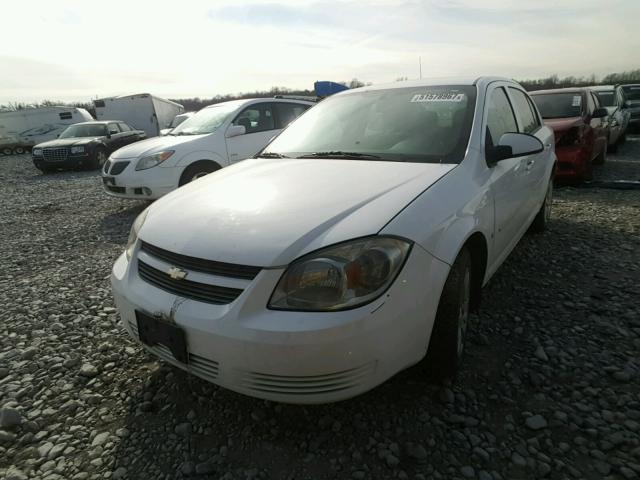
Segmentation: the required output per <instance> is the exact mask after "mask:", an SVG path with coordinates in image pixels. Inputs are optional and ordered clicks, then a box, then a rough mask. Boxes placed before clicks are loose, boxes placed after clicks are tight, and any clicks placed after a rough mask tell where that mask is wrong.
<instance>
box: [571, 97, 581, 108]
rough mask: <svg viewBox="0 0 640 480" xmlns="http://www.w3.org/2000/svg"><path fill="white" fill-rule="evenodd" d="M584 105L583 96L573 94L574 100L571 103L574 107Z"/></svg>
mask: <svg viewBox="0 0 640 480" xmlns="http://www.w3.org/2000/svg"><path fill="white" fill-rule="evenodd" d="M580 105H582V97H581V96H580V95H574V96H573V102H572V103H571V106H572V107H579V106H580Z"/></svg>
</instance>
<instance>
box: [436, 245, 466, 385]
mask: <svg viewBox="0 0 640 480" xmlns="http://www.w3.org/2000/svg"><path fill="white" fill-rule="evenodd" d="M471 277H472V275H471V254H470V253H469V249H468V248H467V247H466V246H465V247H463V248H462V250H461V251H460V253H459V254H458V257H457V258H456V260H455V262H453V266H452V267H451V270H450V271H449V276H448V277H447V281H446V282H445V284H444V288H443V289H442V295H440V302H439V303H438V311H437V313H436V319H435V322H434V325H433V331H432V332H431V340H430V341H429V349H428V351H427V356H426V358H425V362H426V365H425V367H426V369H427V371H428V372H429V373H430V375H431V376H432V377H433V379H434V380H436V381H437V382H446V381H447V380H452V379H453V378H454V377H455V375H456V373H457V371H458V368H459V367H460V363H461V362H462V358H463V354H464V342H465V338H466V334H467V330H468V326H469V309H470V306H471Z"/></svg>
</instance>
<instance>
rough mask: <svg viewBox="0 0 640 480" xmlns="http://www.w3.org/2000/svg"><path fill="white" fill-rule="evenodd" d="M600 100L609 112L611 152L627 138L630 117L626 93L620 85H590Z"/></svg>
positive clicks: (609, 148)
mask: <svg viewBox="0 0 640 480" xmlns="http://www.w3.org/2000/svg"><path fill="white" fill-rule="evenodd" d="M589 88H591V90H593V91H594V92H595V94H596V95H597V96H598V99H599V100H600V105H602V106H603V107H605V108H606V109H607V112H608V113H609V147H608V150H609V151H610V152H615V151H616V150H617V149H618V145H620V144H622V143H624V141H625V140H626V134H627V127H628V125H629V117H630V116H631V114H630V112H629V109H628V108H627V107H626V105H625V95H624V91H623V90H622V86H620V85H597V86H593V87H589Z"/></svg>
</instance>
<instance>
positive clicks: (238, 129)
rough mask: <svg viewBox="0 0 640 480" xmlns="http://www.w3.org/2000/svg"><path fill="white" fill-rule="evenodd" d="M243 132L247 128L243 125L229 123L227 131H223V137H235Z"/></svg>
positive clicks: (245, 131)
mask: <svg viewBox="0 0 640 480" xmlns="http://www.w3.org/2000/svg"><path fill="white" fill-rule="evenodd" d="M245 133H247V129H246V128H245V127H244V125H231V126H230V127H229V128H227V133H225V135H224V136H225V137H227V138H231V137H237V136H238V135H244V134H245Z"/></svg>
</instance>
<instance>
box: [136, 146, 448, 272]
mask: <svg viewBox="0 0 640 480" xmlns="http://www.w3.org/2000/svg"><path fill="white" fill-rule="evenodd" d="M454 167H455V165H450V164H449V165H441V164H424V163H400V162H375V161H360V160H326V159H313V160H300V159H252V160H245V161H243V162H240V163H239V164H237V165H234V166H231V167H227V168H224V169H222V170H219V171H218V172H216V173H214V174H211V175H209V176H207V177H204V178H202V179H200V180H197V181H195V182H193V183H191V184H188V185H186V186H184V187H182V188H179V189H178V190H176V191H174V192H172V193H170V194H169V195H167V196H165V197H163V198H161V199H160V200H158V201H157V202H155V203H154V204H152V205H151V207H149V212H148V215H147V218H146V221H145V223H144V225H143V227H142V229H141V230H140V238H141V239H142V240H144V241H146V242H148V243H151V244H153V245H155V246H158V247H160V248H164V249H166V250H169V251H172V252H175V253H180V254H183V255H190V256H193V257H199V258H206V259H209V260H216V261H221V262H228V263H236V264H241V265H253V266H261V267H277V266H282V265H286V264H288V263H290V262H291V261H292V260H294V259H296V258H297V257H299V256H300V255H303V254H305V253H308V252H310V251H313V250H316V249H318V248H321V247H325V246H327V245H332V244H334V243H338V242H341V241H344V240H349V239H352V238H357V237H361V236H366V235H372V234H376V233H378V232H379V231H380V230H381V229H382V228H383V227H384V226H385V225H386V224H387V223H388V222H389V221H390V220H391V219H392V218H393V217H394V216H395V215H396V214H398V212H400V211H401V210H402V209H403V208H404V207H405V206H406V205H407V204H408V203H410V202H411V201H412V200H413V199H414V198H416V197H417V196H418V195H419V194H420V193H421V192H423V191H424V190H426V189H427V188H428V187H429V186H430V185H432V184H433V183H435V182H436V181H437V180H438V179H440V178H441V177H442V176H443V175H445V174H446V173H447V172H449V171H450V170H451V169H453V168H454Z"/></svg>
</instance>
